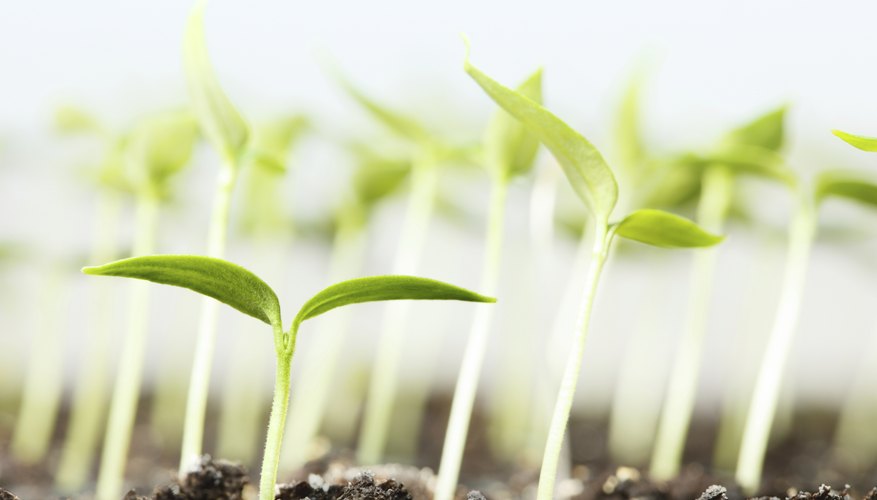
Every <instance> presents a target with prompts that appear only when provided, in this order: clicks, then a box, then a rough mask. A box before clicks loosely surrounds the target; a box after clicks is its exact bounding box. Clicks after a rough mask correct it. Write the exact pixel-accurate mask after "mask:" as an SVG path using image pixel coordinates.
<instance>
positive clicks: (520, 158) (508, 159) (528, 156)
mask: <svg viewBox="0 0 877 500" xmlns="http://www.w3.org/2000/svg"><path fill="white" fill-rule="evenodd" d="M516 90H517V92H518V93H519V94H521V95H522V96H524V97H527V98H529V99H531V100H532V101H533V102H536V103H540V104H541V103H542V70H541V69H539V70H537V71H536V72H534V73H533V74H532V75H530V77H529V78H527V80H525V81H524V82H523V83H521V85H520V86H519V87H518V88H517V89H516ZM538 150H539V139H538V138H537V137H536V136H534V135H533V134H531V133H530V132H528V131H527V129H526V128H525V127H524V125H523V124H522V123H521V122H520V121H518V120H516V119H515V118H514V117H512V116H510V115H509V114H508V113H506V112H505V111H503V110H502V109H500V110H498V111H497V112H496V113H494V115H493V117H492V118H491V120H490V123H489V124H488V126H487V133H486V137H485V156H486V159H487V166H488V168H490V170H491V171H492V173H493V174H494V175H496V176H497V177H498V178H499V179H503V180H504V181H507V180H509V179H512V178H513V177H516V176H519V175H524V174H526V173H527V172H529V171H530V169H531V168H532V167H533V161H534V160H535V159H536V153H537V152H538Z"/></svg>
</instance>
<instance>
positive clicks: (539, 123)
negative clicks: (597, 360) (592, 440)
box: [438, 56, 722, 500]
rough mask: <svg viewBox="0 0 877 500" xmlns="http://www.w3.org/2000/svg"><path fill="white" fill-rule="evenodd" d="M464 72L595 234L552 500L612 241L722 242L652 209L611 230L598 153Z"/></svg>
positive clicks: (558, 418) (561, 406) (564, 392)
mask: <svg viewBox="0 0 877 500" xmlns="http://www.w3.org/2000/svg"><path fill="white" fill-rule="evenodd" d="M465 68H466V72H467V73H469V76H471V77H472V79H473V80H475V82H476V83H478V85H479V86H481V88H482V89H483V90H484V91H485V92H486V93H487V94H488V95H489V96H490V97H491V98H492V99H493V100H494V101H495V102H496V103H497V104H499V105H500V107H502V108H503V109H504V110H505V111H506V112H508V113H509V114H511V115H512V116H514V117H515V118H516V119H518V120H519V121H520V122H521V123H522V124H523V125H524V126H525V127H526V128H527V129H528V130H529V131H530V132H531V133H532V134H534V135H535V136H536V137H538V138H539V140H540V141H541V142H542V143H543V144H544V145H545V146H546V147H547V148H548V150H549V151H551V153H552V154H553V155H554V157H555V158H556V159H557V161H558V163H559V164H560V166H561V168H562V169H563V172H564V173H565V174H566V177H567V179H568V180H569V182H570V185H571V186H572V188H573V190H575V192H576V194H577V195H578V196H579V198H581V200H582V202H583V203H584V204H585V206H586V207H587V208H588V212H589V214H590V216H591V223H592V225H591V227H592V228H593V232H594V242H593V256H592V261H591V269H590V273H589V277H588V281H587V284H586V287H585V290H586V292H585V298H584V303H583V304H582V310H581V313H580V315H579V320H578V334H577V335H576V338H575V345H574V346H573V347H572V349H571V350H570V353H569V357H568V359H567V363H566V368H565V370H564V375H563V379H562V380H561V385H560V390H559V393H558V397H557V400H556V403H555V407H554V413H553V415H552V419H551V426H550V429H549V434H548V440H547V443H546V445H545V452H544V455H543V460H542V468H541V471H540V476H539V487H538V492H537V498H538V499H539V500H551V499H552V498H553V495H554V483H555V480H556V476H557V467H558V462H559V459H560V453H561V447H562V444H563V438H564V434H565V432H566V425H567V421H568V420H569V414H570V410H571V408H572V402H573V397H574V395H575V389H576V385H577V382H578V378H579V372H580V371H581V366H582V355H583V353H584V346H585V339H586V336H587V330H588V323H589V319H590V315H591V309H592V305H593V301H594V298H595V295H596V291H597V285H598V283H599V278H600V274H601V272H602V269H603V266H604V264H605V262H606V259H607V257H608V253H609V249H610V245H611V243H612V241H613V239H614V238H615V236H620V237H622V238H627V239H631V240H634V241H639V242H641V243H645V244H648V245H653V246H658V247H665V248H680V247H706V246H712V245H715V244H717V243H719V242H720V241H721V240H722V238H721V237H719V236H715V235H713V234H710V233H708V232H706V231H705V230H703V229H701V228H700V227H699V226H697V225H696V224H695V223H693V222H691V221H689V220H687V219H684V218H682V217H679V216H676V215H673V214H670V213H668V212H664V211H661V210H654V209H644V210H637V211H634V212H633V213H631V214H629V215H627V216H626V217H624V218H623V219H622V220H621V221H619V222H616V223H612V224H610V223H609V219H610V217H611V215H612V211H613V209H614V207H615V205H616V202H617V200H618V186H617V183H616V181H615V176H614V175H613V173H612V170H611V169H610V168H609V166H608V165H607V164H606V162H605V160H604V159H603V157H602V155H601V154H600V152H599V151H598V150H597V148H595V147H594V146H593V145H592V144H591V143H590V142H588V140H587V139H585V138H584V137H583V136H581V135H580V134H579V133H578V132H576V131H575V130H573V129H572V128H570V127H569V126H568V125H567V124H566V123H564V122H563V121H562V120H560V119H559V118H557V117H556V116H555V115H553V114H552V113H551V112H550V111H548V110H547V109H545V108H543V107H542V106H541V105H539V104H538V103H536V102H534V101H532V100H531V99H528V98H527V97H525V96H523V95H521V94H520V93H518V92H515V91H513V90H511V89H508V88H506V87H503V86H502V85H500V84H499V83H497V82H495V81H494V80H492V79H491V78H490V77H488V76H487V75H485V74H484V73H482V72H481V71H480V70H478V69H477V68H476V67H474V66H473V65H471V64H470V63H469V59H468V56H467V58H466V65H465ZM438 500H444V499H441V498H439V499H438Z"/></svg>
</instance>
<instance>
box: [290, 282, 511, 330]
mask: <svg viewBox="0 0 877 500" xmlns="http://www.w3.org/2000/svg"><path fill="white" fill-rule="evenodd" d="M384 300H462V301H466V302H496V299H494V298H492V297H485V296H483V295H479V294H477V293H475V292H472V291H469V290H466V289H465V288H460V287H457V286H454V285H451V284H448V283H444V282H442V281H436V280H432V279H428V278H418V277H416V276H399V275H388V276H370V277H367V278H357V279H352V280H348V281H342V282H340V283H336V284H334V285H332V286H330V287H328V288H325V289H323V290H322V291H321V292H319V293H317V294H316V295H314V296H313V297H311V299H310V300H308V301H307V302H306V303H305V304H304V305H303V306H302V307H301V309H300V310H299V311H298V314H297V315H296V317H295V322H294V326H293V329H294V328H296V327H297V326H298V324H300V323H301V322H302V321H305V320H307V319H310V318H313V317H315V316H319V315H320V314H323V313H324V312H327V311H331V310H332V309H335V308H336V307H341V306H346V305H349V304H359V303H362V302H375V301H384Z"/></svg>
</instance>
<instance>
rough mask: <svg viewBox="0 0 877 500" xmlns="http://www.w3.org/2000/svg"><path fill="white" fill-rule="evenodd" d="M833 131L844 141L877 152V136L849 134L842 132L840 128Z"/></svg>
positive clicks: (864, 149)
mask: <svg viewBox="0 0 877 500" xmlns="http://www.w3.org/2000/svg"><path fill="white" fill-rule="evenodd" d="M831 133H832V134H834V135H836V136H838V137H840V138H841V139H842V140H843V141H844V142H846V143H847V144H849V145H850V146H852V147H854V148H858V149H861V150H862V151H868V152H870V153H874V152H877V137H866V136H864V135H854V134H848V133H846V132H841V131H840V130H832V131H831Z"/></svg>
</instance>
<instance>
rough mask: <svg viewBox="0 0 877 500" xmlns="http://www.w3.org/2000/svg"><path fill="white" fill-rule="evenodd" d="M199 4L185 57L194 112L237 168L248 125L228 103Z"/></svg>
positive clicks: (202, 5) (201, 1)
mask: <svg viewBox="0 0 877 500" xmlns="http://www.w3.org/2000/svg"><path fill="white" fill-rule="evenodd" d="M206 5H207V1H206V0H199V1H198V2H197V3H196V4H195V7H194V8H193V9H192V13H191V14H190V15H189V22H188V24H187V26H186V37H185V41H184V46H183V55H184V62H185V70H186V79H187V80H188V82H189V96H190V98H191V101H192V109H193V110H194V111H195V116H196V117H197V118H198V123H199V124H200V125H201V129H202V130H203V131H204V135H205V136H206V137H207V139H208V140H209V141H210V142H211V143H212V144H213V146H214V147H215V148H216V149H217V150H218V151H219V152H220V154H221V155H222V156H223V158H224V159H225V161H227V162H229V163H231V164H234V163H235V161H236V160H237V158H238V157H239V156H240V155H241V153H243V151H244V147H245V146H246V144H247V139H248V137H249V130H248V127H247V123H246V122H245V121H244V119H243V118H242V117H241V115H240V113H238V110H237V109H235V107H234V105H233V104H232V103H231V101H229V100H228V97H226V95H225V93H224V92H223V91H222V87H220V86H219V82H218V81H217V79H216V74H215V73H214V71H213V67H212V66H211V64H210V58H209V56H208V54H207V45H206V42H205V38H204V8H205V7H206Z"/></svg>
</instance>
